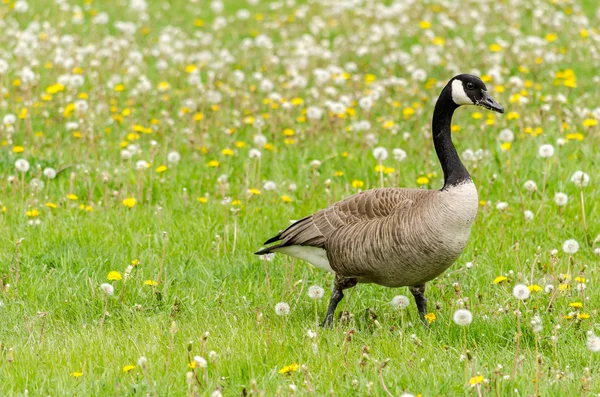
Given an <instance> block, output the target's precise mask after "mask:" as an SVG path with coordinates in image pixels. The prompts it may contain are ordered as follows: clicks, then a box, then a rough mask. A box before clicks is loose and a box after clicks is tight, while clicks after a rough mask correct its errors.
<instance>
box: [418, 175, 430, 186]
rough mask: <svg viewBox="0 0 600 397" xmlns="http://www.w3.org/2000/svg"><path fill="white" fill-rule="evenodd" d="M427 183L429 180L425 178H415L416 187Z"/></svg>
mask: <svg viewBox="0 0 600 397" xmlns="http://www.w3.org/2000/svg"><path fill="white" fill-rule="evenodd" d="M428 183H429V178H427V177H426V176H420V177H418V178H417V185H427V184H428Z"/></svg>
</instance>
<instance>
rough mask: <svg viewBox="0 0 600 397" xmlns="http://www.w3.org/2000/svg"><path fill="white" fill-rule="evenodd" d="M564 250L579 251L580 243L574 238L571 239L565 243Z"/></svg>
mask: <svg viewBox="0 0 600 397" xmlns="http://www.w3.org/2000/svg"><path fill="white" fill-rule="evenodd" d="M563 251H564V253H565V254H574V253H576V252H577V251H579V243H578V242H577V241H575V240H573V239H569V240H567V241H565V242H564V243H563Z"/></svg>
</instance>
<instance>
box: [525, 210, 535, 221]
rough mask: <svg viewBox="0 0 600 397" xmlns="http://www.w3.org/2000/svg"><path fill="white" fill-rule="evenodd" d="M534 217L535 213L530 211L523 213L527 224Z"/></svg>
mask: <svg viewBox="0 0 600 397" xmlns="http://www.w3.org/2000/svg"><path fill="white" fill-rule="evenodd" d="M533 217H534V215H533V212H531V211H529V210H525V211H523V218H525V221H526V222H529V221H530V220H532V219H533Z"/></svg>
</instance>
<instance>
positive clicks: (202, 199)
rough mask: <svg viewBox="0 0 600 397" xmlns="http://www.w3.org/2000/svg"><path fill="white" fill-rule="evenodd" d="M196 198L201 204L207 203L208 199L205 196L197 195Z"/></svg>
mask: <svg viewBox="0 0 600 397" xmlns="http://www.w3.org/2000/svg"><path fill="white" fill-rule="evenodd" d="M196 200H198V202H200V203H202V204H205V203H208V199H207V198H206V197H198V198H197V199H196Z"/></svg>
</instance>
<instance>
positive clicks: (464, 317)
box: [452, 309, 473, 327]
mask: <svg viewBox="0 0 600 397" xmlns="http://www.w3.org/2000/svg"><path fill="white" fill-rule="evenodd" d="M452 319H453V320H454V322H455V323H456V325H460V326H461V327H464V326H465V325H469V324H471V322H472V321H473V314H472V313H471V312H470V311H468V310H467V309H458V310H457V311H455V312H454V315H453V316H452Z"/></svg>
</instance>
